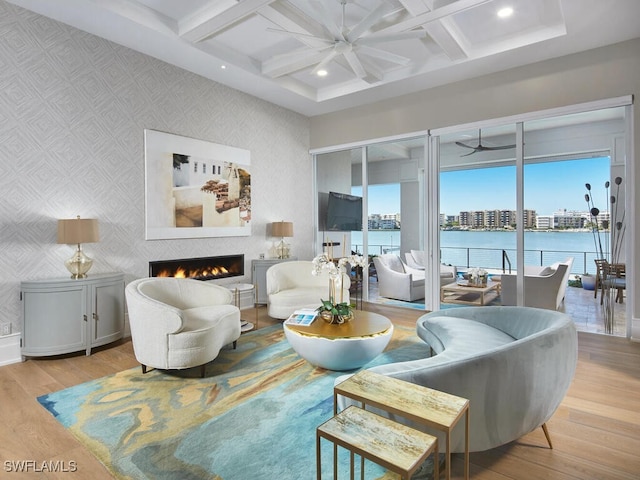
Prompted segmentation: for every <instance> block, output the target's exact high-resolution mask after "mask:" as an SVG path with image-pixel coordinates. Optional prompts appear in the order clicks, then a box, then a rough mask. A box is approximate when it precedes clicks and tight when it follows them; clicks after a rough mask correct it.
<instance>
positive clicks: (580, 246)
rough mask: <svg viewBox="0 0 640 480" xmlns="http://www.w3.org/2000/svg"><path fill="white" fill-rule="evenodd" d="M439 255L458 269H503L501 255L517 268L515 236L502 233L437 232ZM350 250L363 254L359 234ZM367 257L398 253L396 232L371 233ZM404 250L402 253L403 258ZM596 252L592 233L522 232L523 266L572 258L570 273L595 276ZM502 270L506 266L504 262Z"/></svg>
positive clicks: (601, 234) (605, 235)
mask: <svg viewBox="0 0 640 480" xmlns="http://www.w3.org/2000/svg"><path fill="white" fill-rule="evenodd" d="M440 234H441V236H440V255H441V261H442V262H443V263H447V264H451V265H456V266H458V267H461V268H467V267H483V268H490V269H500V270H501V269H502V268H503V251H504V252H505V253H506V258H507V259H508V260H510V262H511V268H512V269H513V270H515V269H517V264H516V232H503V231H459V230H458V231H457V230H451V231H442V232H440ZM607 235H608V234H606V233H604V232H601V233H600V238H601V241H602V248H603V250H605V251H606V243H605V239H606V237H607ZM351 243H352V249H353V250H358V251H360V252H362V251H363V248H362V232H352V233H351ZM368 243H369V253H370V254H380V253H385V252H394V253H400V250H401V248H400V231H399V230H374V231H370V232H369V242H368ZM404 251H405V249H402V254H403V255H404ZM596 252H597V248H596V245H595V244H594V238H593V234H592V233H591V232H570V231H545V232H533V231H532V232H525V264H526V265H550V264H552V263H554V262H559V261H563V260H565V259H566V258H567V257H573V258H574V263H573V268H572V273H574V274H580V273H584V272H585V271H586V272H589V273H593V274H595V273H596V266H595V263H594V259H595V258H599V257H600V255H598V254H596ZM504 264H505V268H507V269H508V268H509V263H508V262H507V261H506V260H505V262H504Z"/></svg>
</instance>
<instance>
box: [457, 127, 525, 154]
mask: <svg viewBox="0 0 640 480" xmlns="http://www.w3.org/2000/svg"><path fill="white" fill-rule="evenodd" d="M456 145H458V146H460V147H464V148H470V149H472V150H473V151H472V152H470V153H466V154H464V155H460V156H461V157H468V156H469V155H473V154H474V153H478V152H486V151H489V150H508V149H509V148H516V146H515V144H514V145H498V146H496V147H486V146H484V145H482V130H480V129H479V130H478V145H476V146H475V147H472V146H471V145H467V144H466V143H462V142H456Z"/></svg>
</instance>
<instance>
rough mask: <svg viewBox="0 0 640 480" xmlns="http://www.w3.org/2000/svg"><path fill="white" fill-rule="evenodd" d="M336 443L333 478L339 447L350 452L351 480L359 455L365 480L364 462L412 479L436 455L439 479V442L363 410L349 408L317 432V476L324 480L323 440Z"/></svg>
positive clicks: (362, 477)
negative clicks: (356, 456) (426, 461)
mask: <svg viewBox="0 0 640 480" xmlns="http://www.w3.org/2000/svg"><path fill="white" fill-rule="evenodd" d="M322 438H324V439H326V440H329V441H330V442H333V444H334V449H333V478H334V479H337V478H338V455H337V446H341V447H343V448H346V449H347V450H349V452H350V454H351V457H350V460H351V462H350V473H351V477H350V478H351V479H352V480H353V478H354V473H355V468H354V455H359V456H360V476H361V479H362V480H364V460H365V458H366V459H367V460H370V461H372V462H374V463H377V464H378V465H380V466H382V467H384V468H386V469H387V470H390V471H392V472H395V473H397V474H399V475H400V478H401V480H402V479H405V480H409V479H410V478H411V475H413V473H415V472H416V471H417V470H418V469H419V468H420V466H421V465H422V463H423V462H424V461H425V460H426V459H427V458H428V457H429V455H431V454H432V453H433V464H434V472H435V478H438V463H439V462H438V439H437V438H436V437H434V436H431V435H429V434H426V433H424V432H420V431H418V430H415V429H413V428H410V427H407V426H406V425H402V424H400V423H396V422H393V421H391V420H389V419H388V418H384V417H381V416H380V415H376V414H375V413H372V412H369V411H367V410H364V409H362V408H358V407H354V406H350V407H349V408H346V409H344V410H343V411H342V412H340V413H339V414H337V415H335V416H334V417H333V418H331V419H330V420H328V421H326V422H325V423H323V424H322V425H320V426H319V427H318V428H317V430H316V474H317V479H318V480H322V454H321V450H320V444H321V442H320V440H321V439H322Z"/></svg>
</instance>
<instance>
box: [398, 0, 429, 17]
mask: <svg viewBox="0 0 640 480" xmlns="http://www.w3.org/2000/svg"><path fill="white" fill-rule="evenodd" d="M399 1H400V3H401V4H402V6H403V7H404V8H405V10H406V11H407V12H409V14H410V15H411V16H412V17H417V16H418V15H422V14H423V13H427V12H428V11H430V10H431V8H429V7H428V6H427V5H425V3H424V2H423V0H399Z"/></svg>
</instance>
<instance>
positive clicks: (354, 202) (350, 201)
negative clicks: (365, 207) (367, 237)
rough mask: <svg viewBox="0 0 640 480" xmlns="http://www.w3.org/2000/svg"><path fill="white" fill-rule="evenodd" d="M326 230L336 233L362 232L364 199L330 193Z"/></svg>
mask: <svg viewBox="0 0 640 480" xmlns="http://www.w3.org/2000/svg"><path fill="white" fill-rule="evenodd" d="M326 230H328V231H335V232H353V231H356V230H362V197H356V196H355V195H348V194H346V193H337V192H329V201H328V203H327V223H326Z"/></svg>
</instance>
